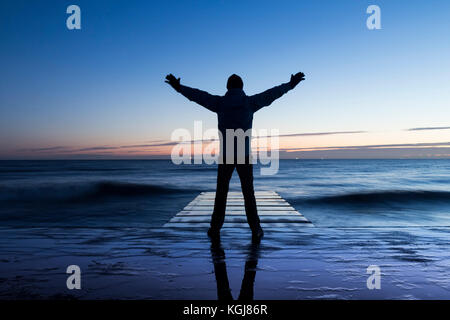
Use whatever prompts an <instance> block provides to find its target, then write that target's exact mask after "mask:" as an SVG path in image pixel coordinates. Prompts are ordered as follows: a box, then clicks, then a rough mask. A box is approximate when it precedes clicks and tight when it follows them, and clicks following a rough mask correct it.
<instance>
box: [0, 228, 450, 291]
mask: <svg viewBox="0 0 450 320" xmlns="http://www.w3.org/2000/svg"><path fill="white" fill-rule="evenodd" d="M0 234H1V237H0V239H1V248H2V249H1V256H0V274H1V277H0V298H1V299H217V298H218V297H219V296H218V294H220V293H221V292H223V290H224V287H226V284H224V281H223V279H224V277H227V278H228V283H229V288H230V290H231V294H232V296H233V298H234V299H237V298H238V296H239V294H240V293H242V291H241V290H242V287H245V286H247V288H246V289H243V290H246V291H245V292H246V294H247V295H250V296H251V297H252V298H254V299H449V298H450V269H449V265H450V263H449V262H450V228H448V227H403V228H321V227H315V228H304V229H303V230H286V229H270V230H266V237H265V238H264V240H263V241H262V242H261V244H260V246H259V248H255V247H254V246H252V245H251V241H250V236H249V233H248V232H245V230H239V231H237V230H233V229H224V230H223V236H222V240H221V247H219V248H218V247H216V246H215V245H213V246H212V244H211V242H210V241H209V240H208V238H207V237H206V236H205V233H204V230H197V231H191V230H171V229H169V230H167V229H163V228H105V229H102V228H75V229H69V230H68V229H66V228H2V229H1V230H0ZM222 250H223V251H222ZM73 264H75V265H78V266H80V268H81V274H82V276H81V279H82V280H81V290H68V289H67V287H66V279H67V277H68V274H66V273H65V271H66V268H67V266H69V265H73ZM369 265H377V266H379V267H380V269H381V288H380V289H379V290H376V289H374V290H369V289H368V288H367V284H366V282H367V278H368V277H369V276H370V274H367V273H366V272H367V267H368V266H369ZM244 278H246V280H244ZM253 279H254V280H253ZM253 281H254V282H253ZM243 283H245V284H243ZM249 286H250V287H249Z"/></svg>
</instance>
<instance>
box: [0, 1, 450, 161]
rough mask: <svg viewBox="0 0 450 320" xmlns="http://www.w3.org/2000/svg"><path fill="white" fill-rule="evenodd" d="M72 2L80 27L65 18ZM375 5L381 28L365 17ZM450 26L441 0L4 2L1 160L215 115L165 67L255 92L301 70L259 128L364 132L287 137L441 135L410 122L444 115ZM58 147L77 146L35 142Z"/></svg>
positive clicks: (415, 139)
mask: <svg viewBox="0 0 450 320" xmlns="http://www.w3.org/2000/svg"><path fill="white" fill-rule="evenodd" d="M71 4H77V5H78V6H80V8H81V25H82V29H81V30H68V29H67V28H66V18H67V17H68V14H66V8H67V6H69V5H71ZM370 4H376V5H378V6H380V8H381V19H382V30H372V31H370V30H368V29H367V28H366V19H367V17H368V15H367V14H366V8H367V7H368V5H370ZM449 33H450V3H449V2H448V1H401V0H399V1H378V0H374V1H359V0H352V1H349V0H344V1H325V0H318V1H317V0H315V1H312V0H309V1H213V0H209V1H198V0H195V1H173V2H169V1H121V0H117V1H100V0H95V1H32V2H31V1H10V0H7V1H2V2H1V4H0V37H1V39H2V50H0V70H2V71H1V72H0V83H1V85H0V135H1V136H2V137H3V139H2V141H0V149H1V151H0V157H1V158H34V157H48V158H51V157H56V158H57V157H70V156H71V155H72V154H74V152H73V151H74V150H77V148H78V149H81V148H88V147H96V146H102V147H105V146H112V147H117V146H123V145H135V144H145V143H149V142H152V141H156V140H169V139H170V134H171V132H172V131H173V130H174V129H177V128H188V129H191V128H192V127H193V122H194V121H195V120H203V121H204V126H205V127H214V126H216V121H217V120H216V116H215V115H214V114H213V113H210V112H209V111H207V110H206V109H202V108H201V107H199V106H196V105H195V104H193V103H192V102H189V101H187V100H186V99H185V98H183V97H182V96H180V95H178V94H176V93H175V92H174V91H172V90H171V89H170V88H169V87H168V86H167V85H166V84H165V83H164V82H163V79H164V76H165V75H166V74H167V73H170V72H171V73H174V74H175V75H177V76H179V77H181V80H182V83H184V84H186V85H190V86H193V87H197V88H201V89H204V90H207V91H209V92H211V93H214V94H223V93H225V91H226V89H225V83H226V79H227V77H228V76H229V75H230V74H232V73H237V74H239V75H241V76H242V78H243V79H244V86H245V87H244V90H245V91H246V92H247V94H254V93H257V92H260V91H263V90H265V89H267V88H269V87H272V86H274V85H277V84H279V83H282V82H286V81H288V80H289V76H290V74H291V73H294V72H297V71H303V72H304V73H305V74H306V81H305V82H304V83H302V84H301V85H300V86H299V87H298V88H297V89H296V90H295V91H292V92H290V93H288V94H287V95H286V96H284V97H282V98H281V99H280V100H279V101H277V102H275V103H274V104H273V105H272V106H270V107H268V108H265V109H263V110H261V111H259V112H258V113H257V114H256V115H255V119H254V127H255V128H257V129H258V128H267V129H270V128H277V129H279V130H280V133H281V134H292V133H314V132H341V131H367V133H364V134H354V135H352V134H345V135H339V134H337V135H329V136H325V137H324V136H317V137H316V136H308V137H305V136H301V137H297V138H296V139H288V140H286V141H285V142H283V143H282V147H284V148H293V147H298V148H317V147H327V146H329V147H333V146H366V145H387V144H417V143H445V142H449V141H450V130H448V129H441V130H421V131H407V130H406V129H408V128H415V127H448V126H450V108H449V102H450V90H448V88H449V86H450V41H448V39H449ZM55 147H62V148H66V149H67V150H69V149H70V150H72V152H71V153H66V154H58V153H57V152H55V151H54V150H56V149H51V150H53V151H47V152H40V153H36V152H33V150H38V149H41V148H55ZM25 150H26V151H25ZM60 150H62V149H60ZM446 150H449V149H446ZM137 151H138V152H137V153H136V154H139V156H146V155H148V156H151V155H152V154H153V150H152V149H151V148H150V149H148V148H147V149H145V150H137ZM408 152H409V151H408ZM441 154H444V155H445V154H448V155H449V157H450V151H448V152H444V153H441ZM110 155H111V156H117V154H116V153H113V152H111V153H110ZM132 155H133V153H131V156H132ZM381 155H382V152H381ZM104 156H105V157H108V152H106V151H105V153H104ZM322 156H323V155H322ZM322 156H321V157H322ZM387 156H388V154H387Z"/></svg>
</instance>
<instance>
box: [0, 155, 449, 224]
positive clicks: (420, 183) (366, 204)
mask: <svg viewBox="0 0 450 320" xmlns="http://www.w3.org/2000/svg"><path fill="white" fill-rule="evenodd" d="M259 169H260V168H259V165H255V167H254V176H255V177H254V184H255V190H270V191H276V192H278V193H279V194H280V195H281V196H282V197H283V198H285V199H286V200H287V201H288V202H289V203H290V204H291V205H292V206H293V207H295V208H296V209H297V210H298V211H299V212H301V213H302V214H303V215H305V216H306V217H307V218H308V219H309V220H311V221H312V222H313V224H314V225H316V226H323V227H356V226H358V227H361V226H364V227H379V226H392V227H393V226H450V160H444V159H442V160H280V164H279V171H278V173H277V174H275V175H269V176H267V175H261V173H260V170H259ZM216 170H217V166H216V165H206V164H202V165H189V164H182V165H175V164H173V163H172V162H171V161H170V160H85V161H80V160H67V161H61V160H58V161H0V223H1V224H2V226H16V227H17V226H23V227H33V226H66V227H67V226H74V227H75V226H77V227H79V226H91V227H92V226H100V227H110V226H111V227H112V226H114V227H127V226H129V227H136V226H139V227H159V226H162V225H163V224H164V223H166V222H167V221H168V220H169V219H170V218H172V217H173V216H174V215H175V214H176V213H177V212H178V211H180V210H181V209H182V208H183V207H184V206H185V205H186V204H187V203H188V202H189V201H191V200H192V199H193V198H195V197H196V196H197V195H198V194H199V193H200V192H202V191H214V190H215V186H216ZM230 190H240V183H239V178H238V176H237V173H236V172H235V173H234V174H233V178H232V180H231V183H230Z"/></svg>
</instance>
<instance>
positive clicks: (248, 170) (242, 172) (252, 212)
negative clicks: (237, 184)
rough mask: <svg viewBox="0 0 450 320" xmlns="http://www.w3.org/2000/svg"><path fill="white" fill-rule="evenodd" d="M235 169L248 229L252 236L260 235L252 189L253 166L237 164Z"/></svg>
mask: <svg viewBox="0 0 450 320" xmlns="http://www.w3.org/2000/svg"><path fill="white" fill-rule="evenodd" d="M236 169H237V172H238V174H239V178H240V180H241V187H242V193H243V195H244V201H245V214H246V215H247V222H248V224H249V226H250V229H251V230H252V233H253V235H258V233H262V229H261V225H260V222H259V217H258V210H257V207H256V199H255V191H254V189H253V165H252V164H238V165H236ZM261 236H262V234H261Z"/></svg>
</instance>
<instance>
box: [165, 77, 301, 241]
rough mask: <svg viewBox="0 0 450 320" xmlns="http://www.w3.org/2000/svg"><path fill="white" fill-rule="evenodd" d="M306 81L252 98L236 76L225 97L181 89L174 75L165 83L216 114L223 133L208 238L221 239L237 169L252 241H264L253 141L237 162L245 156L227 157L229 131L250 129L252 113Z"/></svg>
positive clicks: (297, 80)
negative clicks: (251, 146)
mask: <svg viewBox="0 0 450 320" xmlns="http://www.w3.org/2000/svg"><path fill="white" fill-rule="evenodd" d="M304 79H305V75H304V74H303V73H302V72H299V73H297V74H295V75H291V80H290V81H289V82H287V83H284V84H281V85H279V86H276V87H274V88H272V89H269V90H266V91H264V92H262V93H259V94H256V95H253V96H247V95H246V94H245V92H244V90H243V88H244V83H243V82H242V79H241V77H239V76H238V75H236V74H233V75H231V76H230V77H229V78H228V82H227V89H228V91H227V92H226V94H225V95H224V96H216V95H211V94H209V93H207V92H205V91H201V90H198V89H194V88H190V87H187V86H184V85H181V84H180V78H178V79H177V78H175V76H174V75H172V74H169V75H167V76H166V82H167V83H168V84H170V85H171V86H172V87H173V88H174V89H175V90H176V91H178V92H179V93H181V94H182V95H183V96H185V97H186V98H188V99H189V100H191V101H194V102H196V103H198V104H199V105H201V106H203V107H205V108H206V109H208V110H210V111H212V112H215V113H217V117H218V122H219V131H220V133H221V141H220V142H221V147H220V150H221V153H220V159H221V161H219V166H218V170H217V188H216V198H215V202H214V212H213V214H212V217H211V227H210V228H209V230H208V235H209V236H210V237H212V238H213V237H219V234H220V228H221V227H222V225H223V223H224V220H225V207H226V203H227V195H228V188H229V184H230V179H231V176H232V174H233V171H234V168H236V170H237V172H238V174H239V178H240V180H241V187H242V193H243V195H244V202H245V213H246V215H247V222H248V224H249V226H250V229H251V230H252V236H253V240H255V241H259V240H260V239H261V238H262V236H263V234H264V233H263V230H262V228H261V225H260V222H259V217H258V212H257V208H256V199H255V192H254V190H253V166H252V164H251V161H250V154H251V152H250V142H251V141H250V138H249V137H248V138H247V139H246V140H245V155H243V156H244V161H243V162H242V161H238V160H239V156H242V155H239V154H237V152H236V150H238V149H239V148H237V146H236V144H234V150H235V152H234V153H233V157H228V156H227V155H226V150H227V148H225V146H227V143H226V136H227V134H226V131H227V129H232V130H237V129H242V130H243V131H247V130H248V129H251V128H252V122H253V113H255V112H256V111H258V110H259V109H261V108H262V107H265V106H268V105H270V104H271V103H272V102H273V101H275V100H276V99H278V98H280V97H281V96H282V95H283V94H285V93H286V92H288V91H289V90H291V89H294V88H295V87H296V86H297V85H298V84H299V83H300V81H302V80H304ZM230 158H231V160H230Z"/></svg>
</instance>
